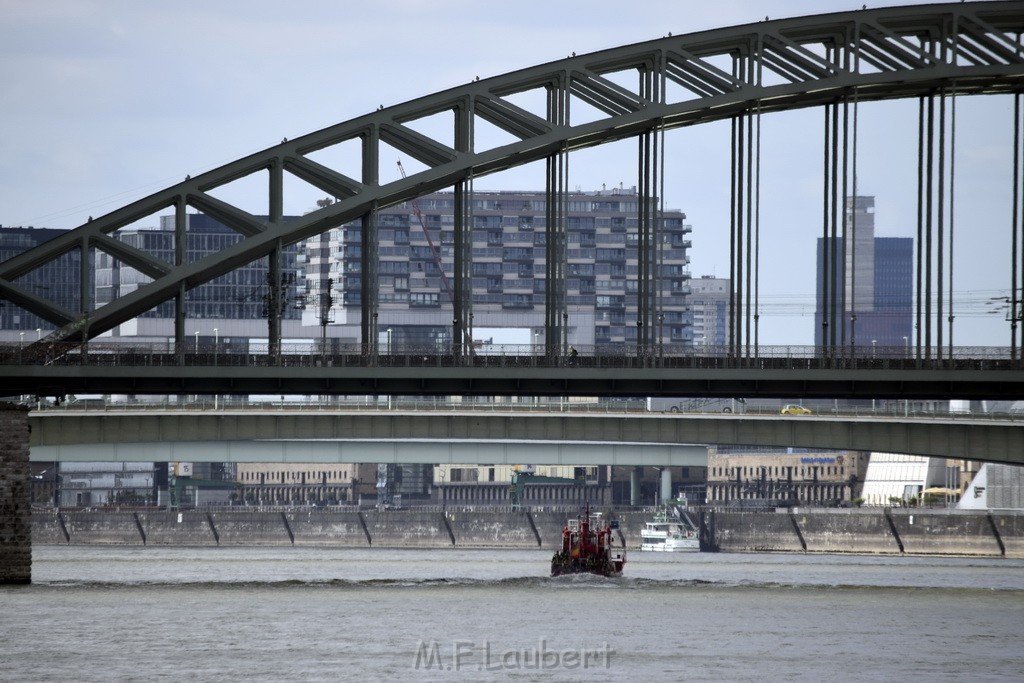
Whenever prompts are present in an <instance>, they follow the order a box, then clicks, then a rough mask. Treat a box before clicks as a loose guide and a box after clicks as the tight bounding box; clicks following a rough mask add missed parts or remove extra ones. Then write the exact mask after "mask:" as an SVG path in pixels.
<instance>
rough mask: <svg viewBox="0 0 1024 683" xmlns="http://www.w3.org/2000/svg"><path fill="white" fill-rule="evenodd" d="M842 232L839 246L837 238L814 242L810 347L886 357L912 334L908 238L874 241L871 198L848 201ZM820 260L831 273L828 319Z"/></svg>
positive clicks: (905, 344)
mask: <svg viewBox="0 0 1024 683" xmlns="http://www.w3.org/2000/svg"><path fill="white" fill-rule="evenodd" d="M846 234H847V235H848V236H849V239H848V240H846V243H845V244H844V240H843V239H842V238H841V237H839V238H836V240H835V243H834V244H833V241H832V239H831V238H829V239H825V238H821V237H819V238H818V249H817V307H816V311H815V316H814V343H815V345H816V346H830V345H837V346H844V345H845V346H849V345H854V346H857V347H859V348H881V349H886V350H887V352H890V353H891V352H893V350H898V349H902V348H908V343H909V341H910V339H911V334H912V330H913V291H914V240H913V238H910V237H875V198H874V197H853V198H851V199H850V201H849V202H848V209H847V213H846ZM826 260H827V263H828V270H829V271H830V272H832V273H835V275H834V277H833V278H832V282H831V283H829V291H830V293H834V294H835V295H836V297H835V298H836V300H837V305H836V307H835V309H834V311H832V313H833V314H832V315H830V314H828V313H827V312H826V305H825V301H824V294H823V292H824V285H825V284H826V279H827V277H826V275H825V267H826ZM844 266H845V267H844ZM842 272H845V277H844V278H843V279H842V281H841V282H840V278H839V273H842ZM829 298H830V299H831V298H832V297H831V295H830V297H829Z"/></svg>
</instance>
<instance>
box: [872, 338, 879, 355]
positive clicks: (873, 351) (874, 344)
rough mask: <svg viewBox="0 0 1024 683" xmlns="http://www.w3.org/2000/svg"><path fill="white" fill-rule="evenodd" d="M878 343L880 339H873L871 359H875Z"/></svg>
mask: <svg viewBox="0 0 1024 683" xmlns="http://www.w3.org/2000/svg"><path fill="white" fill-rule="evenodd" d="M877 345H878V340H877V339H872V340H871V360H874V359H875V348H876V346H877Z"/></svg>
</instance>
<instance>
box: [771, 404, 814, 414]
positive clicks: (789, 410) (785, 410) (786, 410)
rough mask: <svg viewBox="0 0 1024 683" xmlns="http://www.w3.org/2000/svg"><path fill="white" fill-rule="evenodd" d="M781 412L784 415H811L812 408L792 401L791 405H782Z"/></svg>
mask: <svg viewBox="0 0 1024 683" xmlns="http://www.w3.org/2000/svg"><path fill="white" fill-rule="evenodd" d="M779 412H780V413H782V414H783V415H810V414H811V409H810V408H804V407H803V406H798V405H797V404H795V403H790V404H789V405H785V406H782V410H780V411H779Z"/></svg>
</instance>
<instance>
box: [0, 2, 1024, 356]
mask: <svg viewBox="0 0 1024 683" xmlns="http://www.w3.org/2000/svg"><path fill="white" fill-rule="evenodd" d="M1022 32H1024V5H1022V4H1021V3H1019V2H972V3H955V4H952V3H951V4H938V5H915V6H910V7H890V8H880V9H870V10H869V9H865V10H862V11H854V12H843V13H836V14H827V15H820V16H811V17H802V18H796V19H784V20H776V21H765V22H761V23H757V24H749V25H744V26H736V27H730V28H725V29H717V30H710V31H702V32H698V33H692V34H687V35H681V36H668V37H666V38H661V39H658V40H653V41H649V42H646V43H639V44H635V45H627V46H623V47H618V48H613V49H609V50H604V51H601V52H595V53H592V54H587V55H580V56H576V55H573V56H571V57H569V58H567V59H564V60H561V61H558V62H552V63H549V64H544V65H540V66H535V67H531V68H528V69H524V70H521V71H517V72H513V73H509V74H504V75H500V76H496V77H493V78H487V79H483V80H477V81H474V82H472V83H469V84H466V85H463V86H460V87H457V88H453V89H451V90H448V91H444V92H439V93H435V94H432V95H428V96H426V97H423V98H420V99H417V100H412V101H409V102H405V103H402V104H398V105H395V106H392V107H388V108H381V109H379V110H377V111H375V112H372V113H370V114H367V115H364V116H361V117H358V118H356V119H353V120H350V121H346V122H343V123H339V124H336V125H334V126H331V127H328V128H325V129H323V130H321V131H318V132H315V133H311V134H309V135H306V136H303V137H300V138H297V139H294V140H290V141H289V140H285V141H283V142H282V143H281V144H280V145H276V146H274V147H271V148H269V149H266V150H263V151H261V152H258V153H255V154H252V155H250V156H247V157H245V158H242V159H239V160H237V161H234V162H232V163H229V164H227V165H225V166H223V167H220V168H218V169H215V170H212V171H209V172H207V173H204V174H202V175H200V176H196V177H195V178H187V179H186V180H185V181H184V182H182V183H179V184H177V185H175V186H173V187H170V188H168V189H166V190H163V191H160V192H157V193H156V194H153V195H151V196H149V197H146V198H144V199H141V200H139V201H137V202H134V203H132V204H130V205H128V206H126V207H124V208H122V209H119V210H116V211H114V212H112V213H110V214H107V215H106V216H102V217H100V218H98V219H95V220H92V221H91V222H89V223H87V224H86V225H83V226H81V227H80V228H78V229H76V230H72V231H69V232H68V234H66V235H63V236H60V237H58V238H56V239H54V240H52V241H51V242H50V243H47V244H44V245H42V246H40V247H37V248H35V249H33V250H30V251H28V252H25V253H23V254H20V255H19V256H16V257H14V258H12V259H10V260H8V261H6V262H4V263H0V295H2V296H3V297H4V298H8V299H10V300H12V301H15V302H16V303H17V304H18V305H20V306H23V307H24V308H26V309H27V310H29V311H30V312H32V313H35V314H37V315H39V316H41V317H43V318H44V319H46V320H48V321H49V322H51V323H52V324H54V325H56V326H58V328H59V329H58V330H57V331H56V332H55V333H54V334H52V335H50V337H49V338H48V339H47V340H46V341H78V340H84V339H87V338H90V337H92V336H95V335H98V334H101V333H103V332H106V331H108V330H110V329H112V328H113V327H114V326H116V325H118V324H120V323H122V322H125V321H127V320H130V319H132V318H134V317H136V316H138V315H140V314H141V313H143V312H145V311H147V310H149V309H150V308H152V307H153V306H155V305H157V304H159V303H162V302H164V301H168V300H171V299H174V298H176V297H177V298H180V297H181V296H182V295H183V292H184V291H185V290H188V289H191V288H194V287H196V286H198V285H200V284H203V283H205V282H209V281H210V280H212V279H214V278H215V277H218V276H220V275H223V274H225V273H227V272H229V271H231V270H233V269H234V268H237V267H239V266H240V265H243V264H245V263H249V262H252V261H254V260H256V259H258V258H262V257H265V256H268V255H269V254H271V253H273V252H275V250H277V249H280V248H281V247H283V246H287V245H290V244H294V243H297V242H299V241H301V240H303V239H306V238H309V237H312V236H314V235H317V234H320V233H322V232H324V231H326V230H329V229H331V228H335V227H338V226H340V225H342V224H344V223H346V222H349V221H352V220H355V219H357V218H360V217H364V216H367V217H368V216H371V215H372V212H373V211H375V210H377V209H379V208H383V207H387V206H392V205H395V204H398V203H401V202H404V201H408V200H411V199H413V198H415V197H417V196H419V195H422V194H425V193H428V192H432V191H436V190H440V189H443V188H446V187H451V186H453V185H455V184H457V183H462V182H467V181H470V180H471V179H472V178H474V177H479V176H481V175H485V174H488V173H494V172H497V171H501V170H504V169H507V168H511V167H515V166H519V165H522V164H525V163H529V162H532V161H537V160H541V159H545V158H547V159H549V160H550V159H555V158H556V156H557V155H564V154H566V153H567V152H568V151H571V150H575V149H580V148H584V147H589V146H594V145H600V144H603V143H606V142H611V141H615V140H620V139H625V138H630V137H637V136H642V135H644V134H648V133H650V132H651V131H652V130H656V129H657V130H661V131H664V130H671V129H673V128H677V127H681V126H691V125H697V124H701V123H705V122H710V121H715V120H721V119H728V118H733V117H742V116H746V115H749V114H750V113H751V112H754V111H757V112H758V113H768V112H772V111H780V110H786V109H794V108H800V107H809V106H818V105H821V104H834V103H836V102H840V101H843V102H845V101H848V100H849V98H857V99H858V100H859V101H861V102H864V101H868V100H872V99H888V98H897V97H919V96H922V95H927V94H931V93H934V92H937V91H939V90H942V91H943V92H945V93H947V94H965V95H966V94H986V93H1006V92H1019V91H1020V90H1021V89H1022V88H1024V55H1022V50H1021V37H1020V36H1021V33H1022ZM723 60H724V61H725V62H728V63H732V64H733V67H734V68H733V69H732V71H731V73H729V72H726V71H724V70H723V69H722V68H720V67H719V66H717V64H719V63H721V62H722V61H723ZM619 72H638V73H639V74H640V78H638V79H637V85H636V87H635V88H632V89H631V88H628V87H626V86H623V85H620V84H619V83H618V81H616V80H613V78H612V76H613V75H614V74H616V73H619ZM765 73H770V74H773V75H774V76H775V78H774V79H771V80H770V81H769V80H766V79H764V78H763V75H764V74H765ZM645 74H646V75H653V76H654V80H655V81H660V80H661V79H663V78H665V79H669V80H671V81H673V82H674V83H677V84H679V85H681V86H683V89H684V90H685V91H686V96H684V97H682V98H680V99H677V100H669V99H667V98H666V97H665V93H664V91H663V89H661V88H655V89H654V90H647V89H645V87H644V83H646V82H648V81H647V80H645V77H644V75H645ZM534 89H539V90H545V91H547V92H548V94H549V101H562V102H569V101H570V99H577V100H580V101H583V102H587V103H588V104H590V105H592V106H593V107H595V108H596V109H597V110H598V111H600V112H602V113H603V114H604V115H605V116H604V117H603V118H599V119H598V120H595V121H589V122H586V123H580V124H575V125H574V124H573V123H572V121H571V117H569V116H567V115H566V112H565V111H563V110H562V109H560V108H554V109H552V108H550V107H549V110H548V112H546V114H544V115H540V114H536V113H531V112H526V111H524V110H523V109H521V108H520V107H518V106H516V105H515V104H514V103H513V102H512V101H511V100H510V99H508V98H510V97H512V96H514V95H516V94H519V93H523V92H525V91H529V90H534ZM445 111H455V112H457V115H456V116H455V117H454V118H455V126H456V131H455V139H457V140H459V139H464V140H470V141H471V140H473V135H472V132H471V131H470V132H469V134H468V135H466V134H465V132H464V131H463V130H461V128H462V127H464V126H465V125H466V122H467V121H468V122H472V121H474V120H475V119H476V118H477V117H479V118H480V119H482V120H485V121H488V122H490V123H492V124H494V125H497V126H498V127H500V128H502V129H503V130H505V131H507V132H509V133H511V134H513V135H514V136H515V137H517V138H518V141H516V142H512V143H510V144H505V145H501V146H498V147H495V148H492V149H474V148H473V147H472V146H471V145H470V147H468V148H463V146H461V145H459V144H456V148H454V149H453V148H452V147H451V146H449V145H447V144H445V143H443V142H441V141H439V140H436V139H433V138H431V137H430V136H428V135H425V134H423V133H419V132H417V131H415V130H413V129H412V128H411V127H410V126H409V125H408V124H410V123H412V122H415V121H416V120H418V119H422V118H424V117H427V116H431V115H433V114H435V113H438V112H445ZM470 125H471V123H470ZM350 140H355V141H358V142H359V144H361V145H362V146H363V148H364V153H363V157H362V158H363V169H362V177H361V178H360V180H359V181H356V180H352V179H350V178H348V177H346V176H345V175H344V174H342V173H340V172H338V171H336V170H334V169H330V168H327V167H326V166H322V165H320V164H316V162H314V161H312V160H311V159H309V158H307V155H309V154H311V153H314V152H316V151H318V150H323V149H326V148H328V147H331V146H333V145H336V144H339V143H342V142H345V141H350ZM380 141H384V142H386V143H387V144H390V145H392V146H394V147H396V148H397V149H399V150H400V151H402V152H404V153H407V154H409V155H410V156H412V157H414V158H416V159H417V160H419V161H420V162H422V163H423V164H424V165H425V166H427V168H426V170H423V171H421V172H419V173H415V174H413V175H410V176H409V177H408V178H402V179H400V180H395V181H392V182H387V183H381V182H380V180H379V179H380V177H381V174H380V172H379V171H380V169H379V154H378V153H377V151H376V148H375V146H376V145H377V144H379V142H380ZM370 148H373V149H370ZM282 170H283V171H287V172H290V173H293V174H294V175H295V176H296V177H299V178H300V179H303V180H305V181H307V182H309V183H311V184H313V185H314V186H316V187H319V188H320V189H322V190H324V191H327V192H331V193H333V194H335V196H336V198H337V200H338V201H336V202H334V203H332V204H330V205H329V206H325V207H322V208H320V209H319V210H317V211H314V212H312V213H310V214H308V215H305V216H302V217H301V218H299V219H297V220H294V221H289V222H287V223H286V222H284V221H283V220H282V217H281V216H279V215H273V214H275V212H274V211H272V212H271V213H272V215H271V216H269V218H268V219H266V220H264V219H260V218H256V217H254V216H252V215H251V214H249V213H247V212H245V211H243V210H242V209H240V208H238V207H235V206H232V205H230V204H228V203H227V202H224V201H222V200H219V199H216V198H215V197H213V196H212V195H210V194H209V192H210V191H212V190H215V189H216V188H219V187H222V186H224V185H225V184H228V183H230V182H233V181H234V180H237V179H240V178H244V177H246V176H249V175H250V174H253V173H256V172H259V171H270V172H271V175H272V177H273V178H278V177H279V176H278V174H279V173H281V172H282ZM268 185H269V186H270V187H268V190H267V191H268V193H269V194H270V195H271V197H270V201H269V202H268V205H269V206H272V207H274V206H279V203H280V202H279V200H280V187H279V182H278V181H277V180H275V181H273V182H271V183H269V184H268ZM275 187H276V189H275ZM562 190H563V188H560V187H554V188H552V191H553V192H555V193H556V194H557V193H560V192H561V191H562ZM188 206H192V207H193V208H198V209H199V210H202V211H204V212H207V213H209V214H211V215H212V216H214V217H215V218H216V219H217V220H219V221H221V222H223V223H224V224H226V225H227V226H228V227H230V228H231V229H233V230H235V231H237V232H238V233H239V235H240V236H241V239H240V240H239V241H238V242H237V243H236V244H234V245H231V246H229V247H226V248H224V249H223V250H222V251H220V252H218V253H215V254H211V255H209V256H207V257H205V258H203V259H201V260H199V261H196V262H194V263H176V264H174V265H171V266H168V267H165V266H164V265H163V264H159V263H157V262H156V261H155V260H152V259H150V258H146V257H144V256H143V255H141V254H138V253H135V252H131V251H129V250H126V249H117V248H115V246H114V245H112V244H111V239H110V237H109V236H110V235H112V234H113V233H115V232H116V231H117V230H118V229H120V228H122V227H125V226H126V225H129V224H130V223H132V222H133V221H135V220H138V219H140V218H144V217H147V216H151V215H153V214H154V213H155V212H158V211H162V210H165V209H168V208H170V209H172V210H174V211H175V213H176V214H183V213H184V212H185V211H186V208H187V207H188ZM178 222H179V223H180V222H181V217H180V216H179V217H178ZM556 236H557V233H556ZM93 247H95V248H99V249H101V250H107V251H111V252H117V254H116V255H117V256H118V257H119V258H125V259H126V260H127V262H128V263H130V264H132V265H133V266H134V267H137V268H139V269H140V270H141V271H143V272H144V273H146V274H147V275H149V276H151V277H152V278H153V280H152V281H151V282H148V283H145V284H143V285H141V286H139V288H138V289H137V290H136V291H134V292H132V293H130V294H127V295H125V296H122V297H121V298H119V299H117V300H116V301H113V302H111V303H108V304H106V305H103V306H99V307H96V308H95V309H93V308H92V307H91V303H90V302H88V301H85V300H83V301H82V302H81V308H82V310H81V311H76V312H73V313H69V312H66V311H62V310H60V309H59V307H56V306H54V305H52V304H48V303H46V302H45V301H43V300H42V299H41V298H40V297H37V296H33V295H31V294H29V293H27V292H25V291H24V290H22V289H20V288H18V287H17V283H16V279H17V278H18V277H20V276H22V275H24V274H26V273H28V272H30V271H32V270H33V269H35V268H37V267H39V266H40V265H42V264H45V263H47V262H49V261H50V260H52V259H54V258H57V257H59V256H60V255H62V254H64V253H67V252H68V251H71V250H75V249H78V250H81V251H82V252H83V258H84V257H85V256H86V253H85V252H87V251H88V249H90V248H93ZM83 289H84V287H83ZM364 296H369V294H368V293H367V291H366V289H365V288H364ZM369 303H371V304H372V303H373V302H372V301H371V302H369ZM550 303H555V304H556V306H557V302H549V305H550ZM364 308H365V306H364ZM178 309H179V310H180V309H181V306H180V305H179V306H178ZM69 315H70V316H73V319H71V320H69V319H68V318H69ZM558 324H559V323H558V321H557V316H556V317H555V318H551V319H549V320H548V322H547V325H548V327H549V330H550V331H552V332H556V333H560V330H559V329H558ZM371 333H372V329H371V326H370V325H369V324H364V325H363V336H364V340H363V342H364V343H370V341H371V339H370V335H371ZM556 338H558V337H556ZM178 341H179V343H180V342H181V340H180V339H179V340H178Z"/></svg>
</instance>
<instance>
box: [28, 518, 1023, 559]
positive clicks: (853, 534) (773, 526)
mask: <svg viewBox="0 0 1024 683" xmlns="http://www.w3.org/2000/svg"><path fill="white" fill-rule="evenodd" d="M612 517H613V518H616V519H618V520H619V523H620V528H621V531H622V538H623V539H624V540H625V543H626V545H627V547H629V548H631V549H636V548H638V547H639V545H640V529H642V528H643V526H644V522H646V521H647V520H648V519H650V518H651V515H650V513H647V512H635V511H627V512H614V513H612ZM693 517H694V518H695V519H697V520H699V523H700V537H701V548H702V550H704V551H710V552H795V553H853V554H875V555H901V554H908V555H964V556H977V557H1013V558H1024V514H1022V513H1020V512H1016V511H974V510H953V509H913V508H910V509H907V508H870V509H821V508H792V509H780V510H757V511H750V510H727V509H711V510H703V511H700V512H699V513H697V512H695V513H693ZM565 519H566V513H564V512H550V511H526V510H524V511H508V510H504V511H488V510H479V509H478V510H455V509H448V510H427V511H420V510H385V511H378V510H347V511H333V510H321V509H293V510H286V511H273V512H269V511H259V512H252V511H233V510H232V511H216V512H203V511H194V510H190V511H181V512H177V511H144V512H143V511H140V512H132V511H66V510H62V511H59V512H56V511H35V512H34V513H33V515H32V542H33V543H35V544H73V545H154V546H168V545H170V546H175V545H178V546H307V547H325V548H370V547H379V548H453V547H455V548H524V549H527V548H533V549H553V548H555V547H556V546H557V545H558V544H559V543H560V540H561V533H562V526H563V524H564V523H565Z"/></svg>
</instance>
